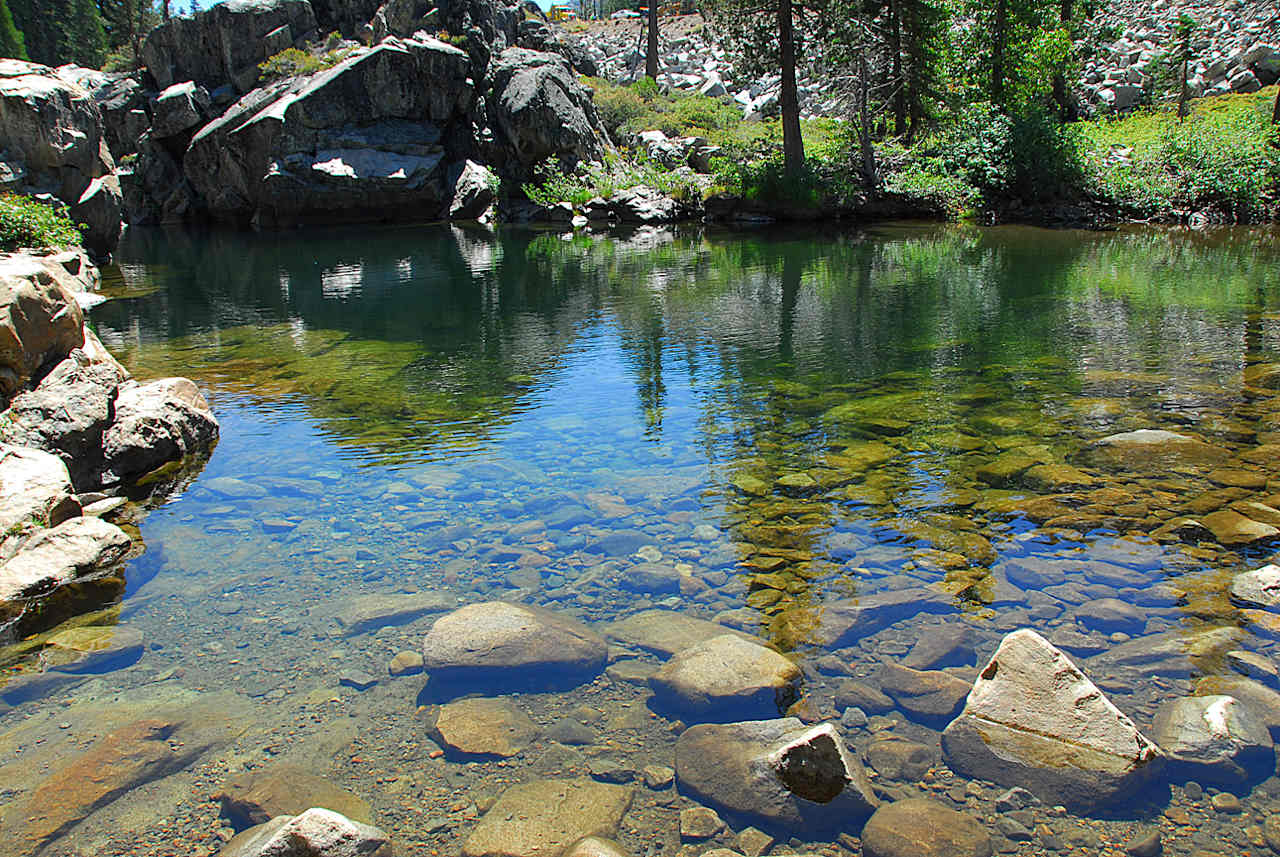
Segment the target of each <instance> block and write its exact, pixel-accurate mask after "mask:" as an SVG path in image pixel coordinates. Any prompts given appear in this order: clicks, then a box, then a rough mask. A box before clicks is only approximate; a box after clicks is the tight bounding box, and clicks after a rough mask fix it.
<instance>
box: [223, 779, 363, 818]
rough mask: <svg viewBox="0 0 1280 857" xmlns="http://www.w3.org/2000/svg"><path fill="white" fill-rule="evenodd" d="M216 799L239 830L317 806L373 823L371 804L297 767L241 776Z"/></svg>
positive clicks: (228, 784)
mask: <svg viewBox="0 0 1280 857" xmlns="http://www.w3.org/2000/svg"><path fill="white" fill-rule="evenodd" d="M213 799H214V800H215V801H219V802H220V803H221V804H222V814H223V816H224V817H225V818H227V819H228V820H229V821H230V822H231V823H232V824H233V825H234V826H235V827H236V829H237V830H243V829H244V828H247V827H253V826H254V825H258V824H266V823H267V822H268V821H270V820H271V819H273V818H276V817H278V816H282V815H300V814H302V813H303V812H306V810H308V809H311V808H313V807H320V808H321V809H328V810H332V811H333V812H336V813H341V814H342V815H344V816H346V817H347V818H350V819H352V820H353V821H358V822H361V823H363V824H373V810H372V809H371V808H370V807H369V804H368V802H367V801H365V800H363V799H361V798H358V797H356V796H355V795H353V794H351V792H349V791H347V790H345V789H341V788H338V787H337V786H336V785H334V784H333V783H331V782H329V781H328V780H326V779H324V778H322V777H317V776H316V775H315V774H313V773H311V772H310V771H304V770H302V769H301V768H297V767H294V766H293V765H273V766H271V767H269V768H265V769H262V770H258V771H247V772H245V773H243V774H237V775H236V776H234V777H232V778H231V779H229V780H227V782H226V784H225V785H223V787H222V789H221V790H220V791H218V792H217V793H215V794H214V795H213Z"/></svg>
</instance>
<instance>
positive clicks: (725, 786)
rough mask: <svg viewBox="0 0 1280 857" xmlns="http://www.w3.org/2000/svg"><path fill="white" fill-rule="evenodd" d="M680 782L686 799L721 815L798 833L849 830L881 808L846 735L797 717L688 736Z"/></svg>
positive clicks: (680, 747)
mask: <svg viewBox="0 0 1280 857" xmlns="http://www.w3.org/2000/svg"><path fill="white" fill-rule="evenodd" d="M676 781H677V783H678V784H679V787H680V792H681V794H686V795H689V796H691V797H693V798H694V799H696V800H698V801H700V802H702V803H704V804H708V805H710V806H714V807H716V808H718V809H719V810H720V811H722V812H725V813H727V814H729V815H732V816H734V817H736V818H739V819H746V820H750V821H752V822H755V823H760V824H763V825H765V826H767V827H773V828H782V829H786V830H792V831H798V830H812V829H829V828H836V827H841V826H847V825H848V824H849V823H850V822H851V821H852V820H855V819H857V818H861V817H865V816H867V815H869V814H870V813H871V812H872V811H874V809H875V807H876V806H877V805H878V804H879V801H877V800H876V798H875V796H874V795H873V793H872V791H871V784H870V782H869V780H868V779H867V775H866V771H864V770H863V768H862V763H861V762H859V761H858V760H857V759H855V758H853V757H851V756H850V755H849V754H848V752H847V751H846V750H845V748H844V738H843V737H842V736H841V735H840V733H839V732H838V731H837V730H836V729H835V728H834V727H833V726H832V725H831V724H829V723H823V724H819V725H818V726H812V727H810V726H805V725H804V724H803V723H801V722H800V720H798V719H796V718H794V717H784V718H779V719H776V720H754V721H747V722H743V723H726V724H701V725H698V726H692V727H690V728H689V729H686V730H685V731H684V732H683V733H682V734H681V735H680V738H679V740H677V741H676Z"/></svg>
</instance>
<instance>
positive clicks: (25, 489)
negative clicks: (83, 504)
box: [0, 443, 80, 538]
mask: <svg viewBox="0 0 1280 857" xmlns="http://www.w3.org/2000/svg"><path fill="white" fill-rule="evenodd" d="M78 514H80V504H79V503H78V502H77V501H76V498H75V489H73V488H72V487H71V477H70V475H69V474H68V473H67V466H66V465H65V464H63V463H62V460H61V459H59V458H58V457H57V456H56V455H53V454H52V453H48V452H45V451H43V450H40V449H28V448H24V447H16V446H9V445H7V444H4V443H0V534H9V533H11V532H12V533H13V534H15V535H17V534H18V533H19V532H21V531H22V530H25V529H27V528H28V527H31V528H34V527H37V526H39V527H49V526H56V525H58V524H60V523H62V522H63V521H65V520H66V519H67V518H70V517H74V516H75V515H78ZM0 538H3V535H0Z"/></svg>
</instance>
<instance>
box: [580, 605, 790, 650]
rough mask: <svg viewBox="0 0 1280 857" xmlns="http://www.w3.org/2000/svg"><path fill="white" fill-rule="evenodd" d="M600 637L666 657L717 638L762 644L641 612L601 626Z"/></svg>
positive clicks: (690, 620) (716, 627)
mask: <svg viewBox="0 0 1280 857" xmlns="http://www.w3.org/2000/svg"><path fill="white" fill-rule="evenodd" d="M604 633H605V636H606V637H608V638H609V639H610V640H615V641H617V642H620V643H626V644H627V645H629V646H635V647H636V648H639V649H644V650H645V651H648V652H654V653H655V654H659V655H665V656H666V657H671V656H672V655H674V654H676V653H677V652H679V651H682V650H684V649H688V648H690V647H692V646H696V645H698V644H699V643H705V642H706V641H707V640H710V639H711V638H713V637H719V636H720V635H721V634H733V635H735V636H738V637H741V638H742V639H744V640H754V641H755V642H757V643H760V644H762V645H763V644H764V641H763V640H761V639H760V638H758V637H752V636H751V635H750V634H744V633H742V632H740V631H735V630H733V629H732V628H729V627H727V626H725V625H721V624H719V623H718V622H708V621H707V620H706V619H698V618H695V617H693V616H688V615H686V614H684V613H677V612H675V611H674V610H644V611H642V612H640V613H635V614H633V615H631V616H627V617H626V618H624V619H619V620H617V621H616V622H611V623H609V624H608V625H606V626H605V629H604Z"/></svg>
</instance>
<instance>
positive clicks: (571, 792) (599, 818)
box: [462, 780, 632, 857]
mask: <svg viewBox="0 0 1280 857" xmlns="http://www.w3.org/2000/svg"><path fill="white" fill-rule="evenodd" d="M631 797H632V790H631V788H630V787H628V786H615V785H609V784H606V783H597V782H593V781H591V780H542V781H540V782H534V783H525V784H524V785H518V786H512V787H511V788H509V789H507V790H506V791H505V792H503V793H502V796H501V797H499V798H498V802H497V803H495V804H494V805H493V807H492V808H491V809H490V810H489V811H488V812H486V813H485V814H484V817H483V818H481V819H480V823H479V824H477V825H476V829H475V830H474V831H472V833H471V835H470V836H468V837H467V840H466V841H465V842H464V843H463V844H462V854H463V857H560V855H562V854H564V853H565V851H566V850H568V848H569V847H570V846H572V845H573V844H574V843H577V842H579V841H580V840H582V839H585V838H587V837H600V838H603V839H613V838H614V837H615V836H617V833H618V825H619V824H620V823H621V822H622V816H623V815H624V814H625V813H626V811H627V810H628V809H629V808H630V806H631Z"/></svg>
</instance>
